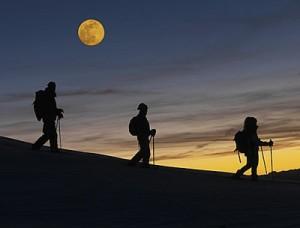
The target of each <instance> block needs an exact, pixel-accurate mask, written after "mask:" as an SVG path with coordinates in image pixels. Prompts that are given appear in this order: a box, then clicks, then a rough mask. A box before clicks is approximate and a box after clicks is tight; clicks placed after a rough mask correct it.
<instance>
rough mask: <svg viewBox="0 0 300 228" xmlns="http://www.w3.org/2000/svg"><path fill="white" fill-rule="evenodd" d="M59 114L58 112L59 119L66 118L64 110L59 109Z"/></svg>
mask: <svg viewBox="0 0 300 228" xmlns="http://www.w3.org/2000/svg"><path fill="white" fill-rule="evenodd" d="M57 112H58V114H57V116H58V119H62V118H64V115H63V113H64V110H63V109H61V108H59V109H57Z"/></svg>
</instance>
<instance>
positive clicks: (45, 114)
mask: <svg viewBox="0 0 300 228" xmlns="http://www.w3.org/2000/svg"><path fill="white" fill-rule="evenodd" d="M55 89H56V84H55V82H49V83H48V87H47V88H46V89H45V90H40V91H38V92H36V96H35V101H34V103H33V104H34V112H35V115H36V117H37V119H38V121H41V120H43V123H44V126H43V133H44V134H43V135H42V136H41V137H40V138H39V139H38V140H37V141H36V142H35V143H34V144H33V145H32V149H33V150H39V149H40V148H41V147H42V146H43V145H44V144H45V143H46V142H47V141H48V140H50V149H51V152H58V151H59V150H58V146H57V133H56V126H55V121H56V118H58V119H61V118H63V114H62V113H63V112H64V111H63V110H62V109H58V108H57V106H56V101H55V97H56V93H55Z"/></svg>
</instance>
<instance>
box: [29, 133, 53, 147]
mask: <svg viewBox="0 0 300 228" xmlns="http://www.w3.org/2000/svg"><path fill="white" fill-rule="evenodd" d="M48 139H49V137H48V136H47V135H45V134H43V135H42V136H41V137H39V138H38V140H37V141H36V142H35V143H34V144H33V145H32V149H33V150H39V149H41V147H42V146H43V145H44V144H45V143H46V142H47V141H48Z"/></svg>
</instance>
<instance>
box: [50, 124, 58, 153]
mask: <svg viewBox="0 0 300 228" xmlns="http://www.w3.org/2000/svg"><path fill="white" fill-rule="evenodd" d="M48 134H49V139H50V149H51V151H52V152H56V151H58V146H57V133H56V127H55V121H51V122H49V123H48Z"/></svg>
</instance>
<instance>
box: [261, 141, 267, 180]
mask: <svg viewBox="0 0 300 228" xmlns="http://www.w3.org/2000/svg"><path fill="white" fill-rule="evenodd" d="M260 149H261V155H262V158H263V161H264V166H265V171H266V175H268V171H267V165H266V160H265V156H264V150H263V148H262V146H261V147H260Z"/></svg>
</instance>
